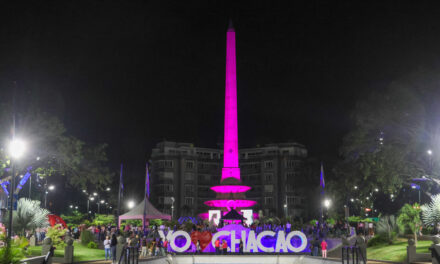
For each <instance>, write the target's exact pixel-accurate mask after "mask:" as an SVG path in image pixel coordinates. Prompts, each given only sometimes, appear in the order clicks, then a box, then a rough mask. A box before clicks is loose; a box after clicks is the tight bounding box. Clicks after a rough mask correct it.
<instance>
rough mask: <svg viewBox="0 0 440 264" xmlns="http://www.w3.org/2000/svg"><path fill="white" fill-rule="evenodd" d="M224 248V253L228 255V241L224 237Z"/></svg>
mask: <svg viewBox="0 0 440 264" xmlns="http://www.w3.org/2000/svg"><path fill="white" fill-rule="evenodd" d="M222 249H223V255H226V253H227V252H228V243H227V242H226V240H224V239H223V244H222Z"/></svg>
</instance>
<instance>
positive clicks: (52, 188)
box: [44, 178, 55, 209]
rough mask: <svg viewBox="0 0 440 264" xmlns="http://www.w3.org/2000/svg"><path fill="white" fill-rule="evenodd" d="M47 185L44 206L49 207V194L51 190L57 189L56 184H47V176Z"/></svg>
mask: <svg viewBox="0 0 440 264" xmlns="http://www.w3.org/2000/svg"><path fill="white" fill-rule="evenodd" d="M45 186H46V191H45V193H44V208H46V209H47V194H49V191H53V190H55V186H54V185H49V186H47V178H46V184H45Z"/></svg>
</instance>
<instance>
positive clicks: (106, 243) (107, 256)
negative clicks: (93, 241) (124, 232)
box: [104, 236, 112, 260]
mask: <svg viewBox="0 0 440 264" xmlns="http://www.w3.org/2000/svg"><path fill="white" fill-rule="evenodd" d="M111 243H112V241H111V240H110V237H109V236H106V237H105V240H104V250H105V260H108V259H111V258H112V256H111V253H110V252H111V251H110V244H111Z"/></svg>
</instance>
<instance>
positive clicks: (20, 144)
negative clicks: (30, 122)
mask: <svg viewBox="0 0 440 264" xmlns="http://www.w3.org/2000/svg"><path fill="white" fill-rule="evenodd" d="M14 126H15V124H14ZM14 130H15V127H14ZM25 149H26V147H25V143H24V141H22V140H19V139H14V138H13V139H12V141H11V142H10V143H9V154H10V155H11V168H12V176H11V184H10V188H9V202H10V203H11V204H10V206H9V228H8V238H11V237H12V211H13V210H14V186H15V164H14V163H15V162H14V161H15V160H17V159H19V158H20V157H21V156H22V155H23V154H24V152H25Z"/></svg>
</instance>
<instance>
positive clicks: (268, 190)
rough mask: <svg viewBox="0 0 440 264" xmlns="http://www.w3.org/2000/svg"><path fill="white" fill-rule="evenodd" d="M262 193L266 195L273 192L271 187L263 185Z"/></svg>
mask: <svg viewBox="0 0 440 264" xmlns="http://www.w3.org/2000/svg"><path fill="white" fill-rule="evenodd" d="M264 192H267V193H271V192H273V185H264Z"/></svg>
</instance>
